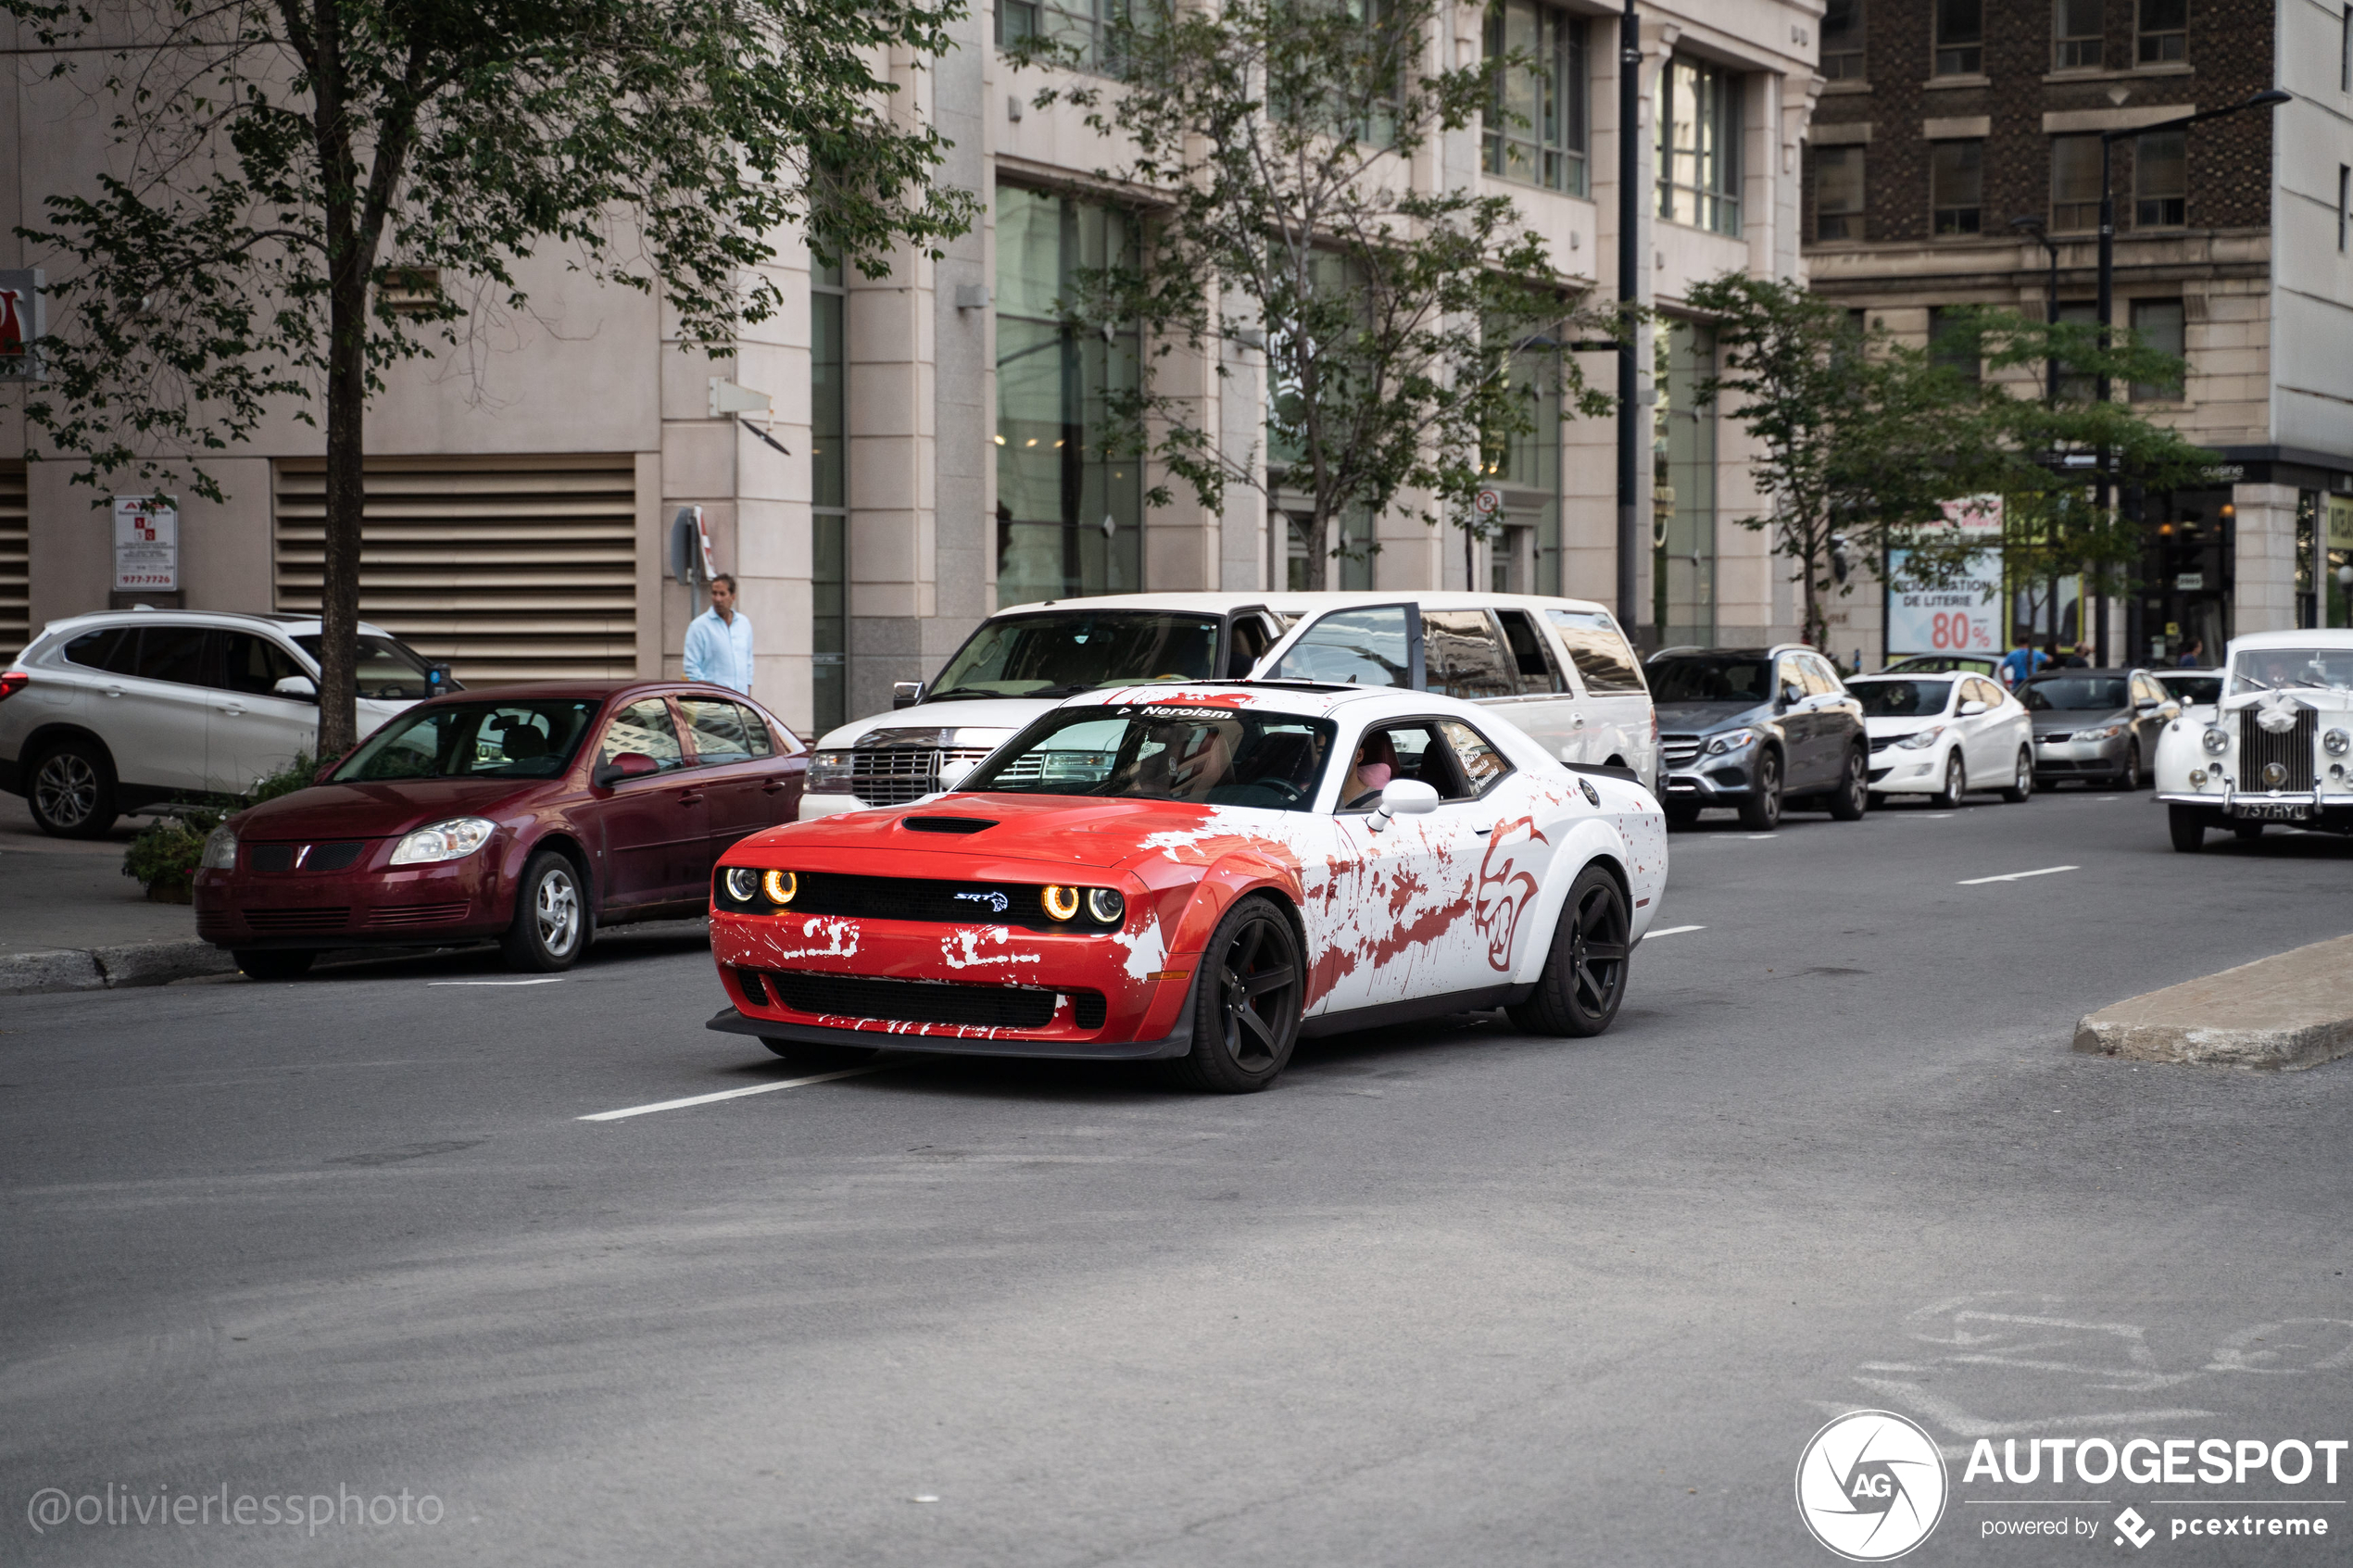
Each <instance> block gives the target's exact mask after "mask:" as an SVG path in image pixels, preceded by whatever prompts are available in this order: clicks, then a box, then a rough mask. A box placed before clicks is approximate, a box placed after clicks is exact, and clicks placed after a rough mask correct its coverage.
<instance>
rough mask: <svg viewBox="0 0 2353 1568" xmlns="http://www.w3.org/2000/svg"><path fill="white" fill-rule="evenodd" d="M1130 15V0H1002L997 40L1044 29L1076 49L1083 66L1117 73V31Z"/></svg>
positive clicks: (1107, 73)
mask: <svg viewBox="0 0 2353 1568" xmlns="http://www.w3.org/2000/svg"><path fill="white" fill-rule="evenodd" d="M1126 19H1127V4H1126V0H998V5H997V42H998V43H1000V44H1012V43H1013V42H1015V41H1017V40H1019V39H1024V38H1033V37H1036V36H1037V35H1038V34H1039V33H1041V32H1042V33H1044V34H1045V35H1046V36H1047V37H1049V38H1051V39H1053V40H1054V41H1055V42H1056V43H1059V44H1067V45H1068V46H1070V47H1071V48H1074V49H1076V51H1077V52H1078V63H1079V67H1080V69H1084V70H1091V71H1097V72H1100V73H1101V74H1102V75H1105V76H1116V75H1118V74H1119V62H1118V61H1117V60H1116V59H1114V57H1113V51H1114V47H1115V44H1114V33H1115V31H1117V29H1118V27H1119V24H1120V23H1122V22H1124V21H1126Z"/></svg>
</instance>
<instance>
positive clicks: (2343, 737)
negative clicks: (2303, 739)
mask: <svg viewBox="0 0 2353 1568" xmlns="http://www.w3.org/2000/svg"><path fill="white" fill-rule="evenodd" d="M2321 749H2322V751H2325V752H2327V753H2328V754H2329V755H2330V756H2331V757H2342V756H2344V755H2345V753H2346V752H2347V750H2348V749H2353V734H2346V733H2345V732H2344V731H2343V730H2331V731H2330V732H2329V733H2328V734H2324V735H2322V737H2321Z"/></svg>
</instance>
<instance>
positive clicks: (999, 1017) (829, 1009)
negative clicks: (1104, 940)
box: [765, 970, 1102, 1029]
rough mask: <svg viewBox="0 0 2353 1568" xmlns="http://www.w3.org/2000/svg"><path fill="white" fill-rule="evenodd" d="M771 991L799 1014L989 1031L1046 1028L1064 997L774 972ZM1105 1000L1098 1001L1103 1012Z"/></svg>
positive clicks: (1030, 990)
mask: <svg viewBox="0 0 2353 1568" xmlns="http://www.w3.org/2000/svg"><path fill="white" fill-rule="evenodd" d="M765 978H766V980H767V983H768V988H769V989H770V990H772V991H774V993H775V996H776V1000H777V1002H778V1003H779V1004H781V1005H782V1006H784V1007H786V1008H789V1009H790V1010H793V1011H794V1012H807V1013H816V1014H819V1015H822V1016H825V1017H832V1018H872V1019H877V1020H881V1021H883V1022H890V1023H961V1024H967V1025H972V1026H975V1027H978V1028H984V1029H1043V1028H1045V1027H1046V1026H1047V1025H1048V1024H1050V1023H1051V1022H1053V1021H1054V998H1055V997H1056V996H1057V995H1058V993H1056V992H1053V991H1049V990H1044V989H1041V988H1038V987H1035V986H1028V985H952V984H948V983H944V982H940V981H930V980H877V979H869V978H867V977H866V976H863V975H855V974H812V973H811V972H808V971H806V970H781V971H771V972H769V973H768V974H767V975H766V977H765ZM1101 1002H1102V998H1101V997H1096V1004H1097V1006H1098V1007H1100V1006H1101Z"/></svg>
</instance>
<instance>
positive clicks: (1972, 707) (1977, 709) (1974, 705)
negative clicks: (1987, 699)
mask: <svg viewBox="0 0 2353 1568" xmlns="http://www.w3.org/2000/svg"><path fill="white" fill-rule="evenodd" d="M1984 711H1985V705H1984V704H1983V703H1982V702H1980V701H1978V700H1977V699H1976V698H1975V697H1971V698H1969V701H1967V702H1965V703H1963V704H1961V707H1960V716H1961V717H1962V718H1964V719H1974V718H1976V717H1977V716H1978V715H1979V714H1981V713H1982V712H1984Z"/></svg>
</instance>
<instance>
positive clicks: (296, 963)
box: [229, 947, 319, 980]
mask: <svg viewBox="0 0 2353 1568" xmlns="http://www.w3.org/2000/svg"><path fill="white" fill-rule="evenodd" d="M229 956H230V957H231V958H233V959H234V960H237V969H238V971H239V972H241V973H243V974H244V975H245V978H246V979H248V980H299V979H301V978H302V977H303V976H304V975H306V974H308V973H309V972H310V961H311V960H313V959H315V958H317V957H318V956H319V955H318V954H317V953H315V952H313V951H312V950H310V949H309V948H308V947H236V948H232V949H231V950H230V954H229Z"/></svg>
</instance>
